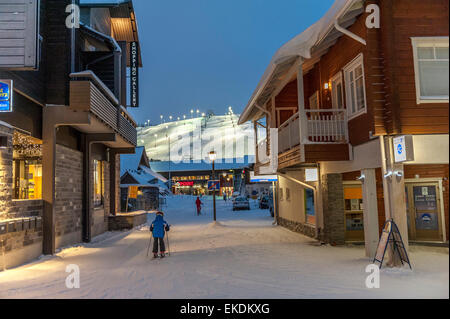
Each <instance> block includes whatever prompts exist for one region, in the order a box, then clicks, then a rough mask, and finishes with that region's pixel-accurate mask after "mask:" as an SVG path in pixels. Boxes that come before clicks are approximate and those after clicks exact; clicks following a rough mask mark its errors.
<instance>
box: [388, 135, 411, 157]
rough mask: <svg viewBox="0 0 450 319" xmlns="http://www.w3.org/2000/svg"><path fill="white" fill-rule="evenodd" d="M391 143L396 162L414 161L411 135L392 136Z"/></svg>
mask: <svg viewBox="0 0 450 319" xmlns="http://www.w3.org/2000/svg"><path fill="white" fill-rule="evenodd" d="M393 143H394V159H395V162H396V163H403V162H409V161H414V145H413V138H412V136H411V135H404V136H398V137H394V139H393Z"/></svg>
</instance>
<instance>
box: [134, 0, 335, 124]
mask: <svg viewBox="0 0 450 319" xmlns="http://www.w3.org/2000/svg"><path fill="white" fill-rule="evenodd" d="M332 4H333V0H320V1H311V0H281V1H276V0H227V1H218V0H150V1H149V0H134V5H135V10H136V13H137V18H138V27H139V35H140V40H141V47H142V57H143V63H144V67H143V68H142V69H141V71H140V72H141V73H140V98H141V101H140V108H139V109H131V113H132V114H133V115H134V116H135V118H136V120H137V121H138V122H139V123H143V122H145V121H147V120H151V124H159V123H160V115H164V117H165V118H168V117H169V115H172V116H173V117H174V118H175V119H176V118H177V117H178V116H180V117H182V116H183V114H186V115H188V116H190V115H189V111H190V110H191V109H192V108H194V109H199V110H200V111H201V112H206V111H207V110H213V111H214V112H215V113H216V114H225V113H226V111H227V107H228V106H232V107H233V110H234V112H235V113H240V112H241V111H242V110H243V109H244V107H245V106H246V104H247V102H248V100H249V98H250V96H251V95H252V93H253V91H254V89H255V88H256V86H257V84H258V82H259V80H260V78H261V76H262V74H263V73H264V71H265V69H266V67H267V65H268V63H269V62H270V59H271V58H272V56H273V54H274V53H275V52H276V50H277V49H278V48H279V47H280V46H281V45H283V44H284V43H285V42H287V41H289V40H290V39H291V38H293V37H294V36H295V35H297V34H298V33H300V32H302V31H303V30H305V29H306V28H307V27H309V26H310V25H311V24H313V23H314V22H316V21H317V20H318V19H320V18H321V17H322V16H323V15H324V14H325V12H326V11H327V10H328V9H329V8H330V7H331V5H332Z"/></svg>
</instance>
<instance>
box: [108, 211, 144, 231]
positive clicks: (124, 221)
mask: <svg viewBox="0 0 450 319" xmlns="http://www.w3.org/2000/svg"><path fill="white" fill-rule="evenodd" d="M147 215H148V214H147V213H146V212H136V213H128V214H117V216H109V230H110V231H120V230H129V229H133V228H135V227H137V226H141V225H144V224H145V223H147Z"/></svg>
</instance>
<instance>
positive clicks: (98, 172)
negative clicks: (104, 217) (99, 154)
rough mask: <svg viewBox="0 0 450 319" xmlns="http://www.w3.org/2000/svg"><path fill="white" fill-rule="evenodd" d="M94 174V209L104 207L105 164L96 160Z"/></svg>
mask: <svg viewBox="0 0 450 319" xmlns="http://www.w3.org/2000/svg"><path fill="white" fill-rule="evenodd" d="M92 173H93V175H94V207H100V206H102V205H103V194H104V185H103V162H101V161H97V160H94V164H93V170H92Z"/></svg>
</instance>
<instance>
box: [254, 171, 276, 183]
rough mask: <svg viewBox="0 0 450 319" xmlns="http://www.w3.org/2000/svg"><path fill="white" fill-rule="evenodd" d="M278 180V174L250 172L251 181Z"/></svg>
mask: <svg viewBox="0 0 450 319" xmlns="http://www.w3.org/2000/svg"><path fill="white" fill-rule="evenodd" d="M276 181H278V176H277V175H260V176H257V175H255V172H250V182H251V183H267V182H276Z"/></svg>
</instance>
